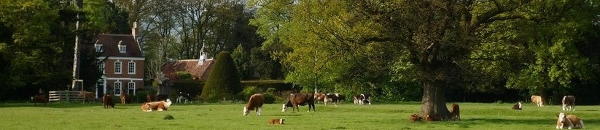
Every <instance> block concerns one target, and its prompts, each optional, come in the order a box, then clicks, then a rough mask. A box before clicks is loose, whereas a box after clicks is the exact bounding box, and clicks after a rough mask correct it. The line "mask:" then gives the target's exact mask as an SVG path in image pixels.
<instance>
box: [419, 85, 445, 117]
mask: <svg viewBox="0 0 600 130" xmlns="http://www.w3.org/2000/svg"><path fill="white" fill-rule="evenodd" d="M445 85H446V84H444V82H443V81H440V80H435V81H433V82H423V99H422V102H423V105H422V106H421V111H420V112H419V115H420V116H421V117H426V115H429V116H430V117H436V118H439V119H442V120H444V119H447V118H448V117H450V111H448V108H447V107H446V97H445V96H446V93H445V91H446V87H445Z"/></svg>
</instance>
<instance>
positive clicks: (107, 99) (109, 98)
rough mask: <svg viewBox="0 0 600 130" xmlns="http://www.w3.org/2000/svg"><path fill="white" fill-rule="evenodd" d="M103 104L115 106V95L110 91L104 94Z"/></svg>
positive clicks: (105, 106) (109, 106)
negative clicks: (110, 93)
mask: <svg viewBox="0 0 600 130" xmlns="http://www.w3.org/2000/svg"><path fill="white" fill-rule="evenodd" d="M102 104H104V108H106V109H108V108H115V103H114V102H113V97H112V96H110V95H109V94H108V93H107V94H104V96H102Z"/></svg>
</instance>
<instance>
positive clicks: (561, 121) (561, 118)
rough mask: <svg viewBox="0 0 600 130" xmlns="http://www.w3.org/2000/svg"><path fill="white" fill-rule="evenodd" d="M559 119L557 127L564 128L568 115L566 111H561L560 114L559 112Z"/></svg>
mask: <svg viewBox="0 0 600 130" xmlns="http://www.w3.org/2000/svg"><path fill="white" fill-rule="evenodd" d="M557 117H558V120H557V121H556V129H563V127H564V126H565V121H566V118H567V117H566V116H565V113H563V112H561V113H560V114H558V116H557Z"/></svg>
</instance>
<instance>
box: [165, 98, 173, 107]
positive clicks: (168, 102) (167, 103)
mask: <svg viewBox="0 0 600 130" xmlns="http://www.w3.org/2000/svg"><path fill="white" fill-rule="evenodd" d="M171 104H173V102H171V99H167V102H166V103H165V107H166V108H168V107H169V106H171Z"/></svg>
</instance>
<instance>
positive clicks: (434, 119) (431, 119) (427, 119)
mask: <svg viewBox="0 0 600 130" xmlns="http://www.w3.org/2000/svg"><path fill="white" fill-rule="evenodd" d="M440 120H442V119H441V118H439V117H437V116H430V115H429V114H427V115H425V121H428V122H429V121H440Z"/></svg>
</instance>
